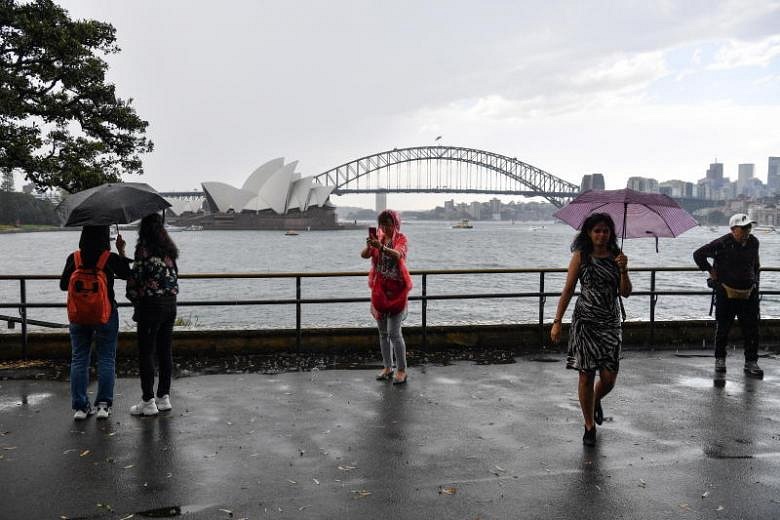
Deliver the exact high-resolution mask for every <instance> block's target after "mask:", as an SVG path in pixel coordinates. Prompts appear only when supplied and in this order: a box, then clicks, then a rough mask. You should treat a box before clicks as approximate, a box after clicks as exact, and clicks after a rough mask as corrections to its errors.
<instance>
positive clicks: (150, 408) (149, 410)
mask: <svg viewBox="0 0 780 520" xmlns="http://www.w3.org/2000/svg"><path fill="white" fill-rule="evenodd" d="M158 411H159V410H157V405H156V404H154V399H149V400H148V401H144V400H143V399H141V402H139V403H138V404H134V405H133V406H131V407H130V415H157V413H158Z"/></svg>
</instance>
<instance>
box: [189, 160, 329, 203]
mask: <svg viewBox="0 0 780 520" xmlns="http://www.w3.org/2000/svg"><path fill="white" fill-rule="evenodd" d="M297 166H298V161H293V162H291V163H289V164H284V159H283V158H281V157H279V158H276V159H273V160H271V161H268V162H267V163H265V164H263V165H261V166H260V167H258V168H257V169H255V171H254V172H252V174H251V175H250V176H249V178H248V179H247V180H246V181H245V182H244V185H243V186H242V187H241V188H234V187H233V186H230V185H229V184H225V183H224V182H204V183H201V186H203V191H204V192H206V194H207V196H208V198H209V199H210V200H211V201H212V202H213V203H214V205H215V206H216V208H215V209H216V210H217V211H219V212H222V213H226V212H228V211H230V210H233V211H264V210H268V209H271V210H273V211H275V212H276V213H278V214H280V215H283V214H285V213H287V210H288V209H290V208H298V209H299V210H300V211H301V212H303V211H306V209H308V208H309V207H311V206H320V207H322V206H323V205H324V204H325V203H326V202H327V201H328V197H329V196H330V194H331V193H332V192H333V190H334V188H335V187H334V186H323V185H321V184H318V183H316V182H315V180H314V177H303V176H302V175H301V174H300V173H299V172H296V171H295V168H296V167H297ZM177 209H178V208H177Z"/></svg>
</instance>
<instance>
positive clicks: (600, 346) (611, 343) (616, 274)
mask: <svg viewBox="0 0 780 520" xmlns="http://www.w3.org/2000/svg"><path fill="white" fill-rule="evenodd" d="M578 279H579V281H580V296H579V298H577V303H576V304H575V306H574V314H573V316H572V322H571V329H570V330H569V352H568V355H567V358H566V368H571V369H573V370H583V371H588V372H589V371H594V370H600V369H606V370H609V371H612V372H617V371H618V368H619V365H620V349H621V345H622V343H623V331H622V329H621V324H620V307H619V304H618V288H619V284H620V269H619V268H618V266H617V264H616V263H615V260H614V258H612V257H608V258H595V257H590V258H589V259H586V258H584V257H583V258H582V262H581V264H580V272H579V276H578Z"/></svg>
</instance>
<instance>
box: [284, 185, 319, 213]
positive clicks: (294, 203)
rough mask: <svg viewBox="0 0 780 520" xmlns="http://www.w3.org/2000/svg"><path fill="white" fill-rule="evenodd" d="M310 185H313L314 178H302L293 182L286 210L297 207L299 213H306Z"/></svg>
mask: <svg viewBox="0 0 780 520" xmlns="http://www.w3.org/2000/svg"><path fill="white" fill-rule="evenodd" d="M312 184H314V177H304V178H302V179H298V180H297V181H295V182H293V185H292V188H291V189H290V200H289V201H288V202H287V209H288V210H289V209H290V208H295V207H297V208H298V210H299V211H301V212H303V211H306V208H307V206H308V205H309V192H310V191H311V188H312Z"/></svg>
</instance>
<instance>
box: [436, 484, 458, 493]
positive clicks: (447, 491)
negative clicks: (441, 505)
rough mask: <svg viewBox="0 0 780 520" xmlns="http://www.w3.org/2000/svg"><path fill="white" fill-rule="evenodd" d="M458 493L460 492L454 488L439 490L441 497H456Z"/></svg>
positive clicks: (447, 487) (448, 487) (446, 487)
mask: <svg viewBox="0 0 780 520" xmlns="http://www.w3.org/2000/svg"><path fill="white" fill-rule="evenodd" d="M457 492H458V490H457V489H455V488H454V487H452V486H445V487H442V488H439V494H440V495H454V494H455V493H457Z"/></svg>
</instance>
